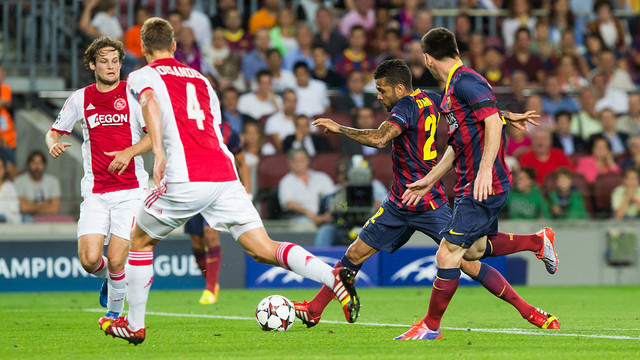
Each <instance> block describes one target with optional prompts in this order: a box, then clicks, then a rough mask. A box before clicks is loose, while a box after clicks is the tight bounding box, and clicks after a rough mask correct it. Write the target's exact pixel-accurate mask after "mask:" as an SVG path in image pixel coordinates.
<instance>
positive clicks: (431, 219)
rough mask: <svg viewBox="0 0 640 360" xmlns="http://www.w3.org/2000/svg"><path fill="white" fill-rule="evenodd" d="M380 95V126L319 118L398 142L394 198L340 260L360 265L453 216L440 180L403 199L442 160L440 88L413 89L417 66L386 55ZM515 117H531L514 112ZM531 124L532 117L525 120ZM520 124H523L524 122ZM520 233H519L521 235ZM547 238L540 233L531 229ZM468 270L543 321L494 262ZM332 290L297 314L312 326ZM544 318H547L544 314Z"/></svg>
mask: <svg viewBox="0 0 640 360" xmlns="http://www.w3.org/2000/svg"><path fill="white" fill-rule="evenodd" d="M374 79H375V82H376V88H377V89H378V99H379V100H380V101H381V102H382V104H383V106H384V107H385V109H386V110H387V111H389V112H390V114H389V116H388V117H387V120H386V121H385V122H383V123H382V125H380V127H379V128H378V129H362V130H361V129H353V128H349V127H345V126H341V125H339V124H337V123H335V122H334V121H332V120H330V119H318V120H316V121H314V123H313V124H314V125H316V126H324V127H325V128H326V130H325V131H326V132H328V133H332V134H343V135H345V136H347V137H349V138H351V139H353V140H355V141H357V142H358V143H360V144H363V145H367V146H373V147H377V148H383V147H385V146H387V144H388V143H389V142H393V147H392V149H393V150H392V155H391V156H392V159H393V170H394V183H393V185H392V187H391V190H390V191H389V195H388V198H387V199H386V200H385V201H384V202H383V203H382V205H381V207H380V209H379V210H378V212H377V213H376V214H375V215H374V216H373V217H372V218H371V219H370V220H369V221H367V223H366V224H365V225H364V227H363V229H362V231H361V232H360V234H359V236H358V238H357V239H356V241H355V242H354V243H353V244H351V246H350V247H349V249H348V250H347V252H346V254H345V255H344V256H343V257H342V259H341V260H340V262H339V263H338V265H337V266H345V267H347V268H349V269H352V270H354V271H358V270H360V268H361V267H362V263H363V262H364V261H365V260H366V259H368V258H369V257H370V256H371V255H373V254H375V253H376V252H378V251H380V250H382V251H386V252H394V251H396V250H397V249H399V248H400V247H402V246H403V245H404V244H405V243H406V242H407V241H408V240H409V238H410V237H411V235H413V233H414V232H415V231H416V230H417V231H421V232H422V233H424V234H426V235H428V236H429V237H431V238H432V239H433V240H434V241H436V242H437V243H439V242H440V239H441V237H440V230H442V229H443V228H444V227H445V226H446V225H447V224H448V223H449V221H450V219H451V218H452V211H451V208H450V207H449V206H448V203H447V197H446V193H445V190H444V187H443V185H442V183H441V182H440V181H437V183H436V184H435V186H433V187H432V188H430V190H429V191H428V192H426V193H425V194H424V195H423V196H422V197H421V198H420V199H418V200H417V201H416V202H414V203H412V204H406V203H403V202H402V194H403V193H404V192H405V191H406V187H407V184H409V183H410V182H413V181H417V179H420V178H421V177H423V176H424V175H426V174H428V173H429V172H430V171H431V169H432V168H433V167H434V165H435V164H436V157H437V154H436V146H435V141H434V140H435V131H436V128H437V125H438V121H439V119H440V111H439V109H440V102H441V97H440V95H438V94H435V93H427V92H424V91H421V90H419V89H418V90H415V91H414V90H413V89H412V87H411V70H410V69H409V67H408V66H407V65H406V64H405V63H404V61H402V60H386V61H383V62H382V63H380V65H379V66H378V67H377V68H376V70H375V73H374ZM510 116H511V117H512V118H513V119H511V120H512V121H521V120H522V119H526V118H528V116H530V113H527V114H524V116H521V115H519V114H510ZM525 124H526V123H525ZM518 126H522V125H520V124H518ZM516 236H518V235H516ZM531 237H532V238H536V239H537V241H538V244H539V245H541V244H542V236H541V235H540V234H537V235H536V234H533V235H531ZM461 266H462V270H463V271H464V272H465V273H466V274H467V275H469V276H471V277H472V278H473V279H475V280H476V281H478V282H480V283H481V284H482V285H483V286H484V287H485V288H487V290H489V291H490V292H491V293H492V294H494V295H496V296H498V297H499V298H501V299H503V300H505V301H507V302H509V303H511V304H512V305H513V306H514V307H515V308H516V309H517V310H518V311H519V312H520V314H521V315H522V317H523V318H525V319H527V320H528V321H529V322H531V323H532V324H534V325H536V326H538V327H542V326H543V325H544V322H545V321H546V318H547V317H546V316H545V315H544V314H546V313H544V312H542V310H540V309H538V308H535V307H533V306H531V305H529V304H528V303H527V302H525V301H524V300H523V299H522V298H520V296H518V294H517V293H516V292H515V290H514V289H513V288H512V287H511V285H510V284H509V283H508V282H507V280H506V279H505V278H504V277H503V276H502V275H501V274H500V273H499V272H498V271H497V270H495V269H494V268H492V267H491V266H489V265H487V264H481V263H480V262H479V261H471V262H468V261H464V260H463V261H462V265H461ZM331 296H332V293H331V291H330V289H328V288H324V287H323V288H322V289H321V290H320V292H319V293H318V294H317V295H316V297H315V298H314V299H313V300H312V301H311V302H306V301H304V302H302V303H298V302H294V305H295V308H296V315H297V316H298V318H300V319H301V320H302V322H303V323H304V324H305V325H307V327H312V326H314V325H316V324H317V323H318V322H319V321H320V316H321V315H322V311H323V310H324V308H325V307H326V306H327V304H328V303H329V302H330V301H331ZM542 318H544V320H541V319H542Z"/></svg>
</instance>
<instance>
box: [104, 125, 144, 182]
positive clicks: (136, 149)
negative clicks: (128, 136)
mask: <svg viewBox="0 0 640 360" xmlns="http://www.w3.org/2000/svg"><path fill="white" fill-rule="evenodd" d="M149 150H151V137H149V134H147V135H145V136H144V137H143V138H142V139H140V141H138V142H137V143H135V144H133V145H131V146H129V147H128V148H126V149H124V150H120V151H109V152H105V153H104V154H105V155H107V156H113V157H114V158H113V160H112V161H111V164H109V171H110V172H114V171H118V170H119V171H118V175H122V173H123V172H124V171H125V170H127V167H128V166H129V164H130V163H131V158H132V157H134V156H138V155H142V154H144V153H146V152H147V151H149Z"/></svg>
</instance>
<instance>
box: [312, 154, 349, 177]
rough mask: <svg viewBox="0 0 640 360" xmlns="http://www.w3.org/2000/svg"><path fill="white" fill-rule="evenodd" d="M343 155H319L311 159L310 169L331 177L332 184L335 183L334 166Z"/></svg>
mask: <svg viewBox="0 0 640 360" xmlns="http://www.w3.org/2000/svg"><path fill="white" fill-rule="evenodd" d="M343 156H344V154H342V153H339V152H331V153H320V154H316V156H314V157H312V158H311V164H310V165H309V167H310V168H312V169H313V170H317V171H322V172H324V173H326V174H327V175H329V176H330V177H331V180H333V182H334V183H335V182H336V166H337V165H338V160H340V158H342V157H343Z"/></svg>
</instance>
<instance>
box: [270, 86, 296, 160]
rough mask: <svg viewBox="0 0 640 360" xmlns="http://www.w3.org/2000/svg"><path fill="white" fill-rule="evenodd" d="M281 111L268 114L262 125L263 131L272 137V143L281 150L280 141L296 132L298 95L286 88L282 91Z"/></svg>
mask: <svg viewBox="0 0 640 360" xmlns="http://www.w3.org/2000/svg"><path fill="white" fill-rule="evenodd" d="M282 104H283V105H282V108H281V109H282V111H278V112H277V113H275V114H273V115H271V116H269V117H268V118H267V122H266V123H265V126H264V133H265V134H266V135H271V136H272V137H273V144H274V145H275V147H276V149H278V151H282V142H283V141H284V139H286V138H287V136H289V135H293V134H295V132H296V128H295V122H294V120H295V118H296V108H297V105H298V95H296V92H295V91H294V90H291V89H288V90H285V92H284V93H282Z"/></svg>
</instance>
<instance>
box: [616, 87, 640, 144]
mask: <svg viewBox="0 0 640 360" xmlns="http://www.w3.org/2000/svg"><path fill="white" fill-rule="evenodd" d="M617 129H618V131H620V132H623V133H626V134H628V135H629V136H636V135H640V94H630V95H629V112H628V113H626V114H624V115H622V116H621V117H620V119H618V125H617Z"/></svg>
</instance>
